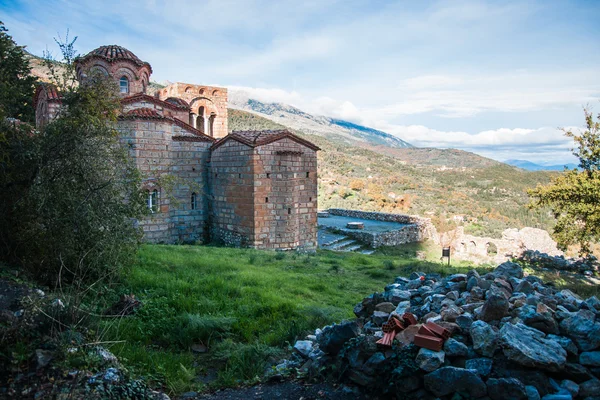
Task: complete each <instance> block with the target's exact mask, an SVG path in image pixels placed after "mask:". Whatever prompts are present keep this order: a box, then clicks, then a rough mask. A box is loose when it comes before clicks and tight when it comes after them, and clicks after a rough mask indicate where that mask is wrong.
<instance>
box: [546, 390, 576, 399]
mask: <svg viewBox="0 0 600 400" xmlns="http://www.w3.org/2000/svg"><path fill="white" fill-rule="evenodd" d="M542 400H573V396H571V394H570V393H569V392H567V391H562V392H558V393H554V394H547V395H545V396H544V397H542Z"/></svg>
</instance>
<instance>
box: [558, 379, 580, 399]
mask: <svg viewBox="0 0 600 400" xmlns="http://www.w3.org/2000/svg"><path fill="white" fill-rule="evenodd" d="M560 387H561V388H563V389H565V390H566V391H568V392H569V393H570V394H571V396H573V397H574V398H575V397H577V395H578V394H579V385H578V384H576V383H575V382H573V381H570V380H568V379H565V380H563V381H562V382H561V383H560Z"/></svg>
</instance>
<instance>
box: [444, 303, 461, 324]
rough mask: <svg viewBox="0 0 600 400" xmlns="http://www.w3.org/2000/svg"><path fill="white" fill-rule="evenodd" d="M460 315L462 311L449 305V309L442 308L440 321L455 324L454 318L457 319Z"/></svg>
mask: <svg viewBox="0 0 600 400" xmlns="http://www.w3.org/2000/svg"><path fill="white" fill-rule="evenodd" d="M461 313H462V311H461V309H460V308H458V307H457V306H455V305H451V306H449V307H446V308H444V309H443V310H442V312H441V313H440V315H441V316H442V319H443V320H444V321H447V322H455V321H456V318H458V317H459V316H460V314H461Z"/></svg>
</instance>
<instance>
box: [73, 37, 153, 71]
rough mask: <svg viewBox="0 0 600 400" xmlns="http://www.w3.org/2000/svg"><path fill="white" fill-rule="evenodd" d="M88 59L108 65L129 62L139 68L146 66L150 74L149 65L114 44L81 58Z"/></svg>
mask: <svg viewBox="0 0 600 400" xmlns="http://www.w3.org/2000/svg"><path fill="white" fill-rule="evenodd" d="M90 58H101V59H104V60H106V61H108V62H110V63H112V62H115V61H131V62H133V63H134V64H135V65H137V66H139V67H142V66H147V67H148V68H150V72H151V73H152V67H150V64H149V63H147V62H144V61H142V60H140V59H139V58H138V56H136V55H135V54H133V53H132V52H131V51H129V50H127V49H126V48H125V47H122V46H117V45H116V44H111V45H108V46H100V47H98V48H97V49H94V50H92V51H90V52H89V53H87V54H86V55H85V56H83V57H82V59H83V60H86V59H90Z"/></svg>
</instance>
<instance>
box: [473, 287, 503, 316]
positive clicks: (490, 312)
mask: <svg viewBox="0 0 600 400" xmlns="http://www.w3.org/2000/svg"><path fill="white" fill-rule="evenodd" d="M507 312H508V300H507V299H506V297H505V296H504V294H502V293H501V292H499V291H498V289H490V290H489V291H488V296H487V299H486V300H485V303H484V304H483V308H482V309H481V313H479V316H478V317H479V319H481V320H483V321H486V322H489V321H499V320H501V319H502V318H503V317H504V316H505V315H506V313H507Z"/></svg>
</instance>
